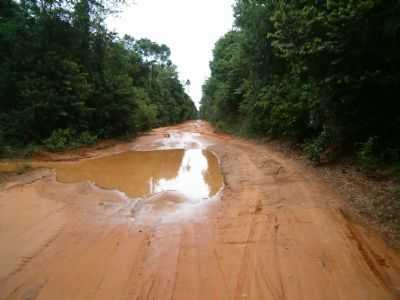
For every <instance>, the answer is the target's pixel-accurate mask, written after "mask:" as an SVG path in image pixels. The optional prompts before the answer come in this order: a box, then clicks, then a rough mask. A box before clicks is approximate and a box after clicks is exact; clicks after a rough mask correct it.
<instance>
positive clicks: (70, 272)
mask: <svg viewBox="0 0 400 300" xmlns="http://www.w3.org/2000/svg"><path fill="white" fill-rule="evenodd" d="M149 150H152V151H150V152H148V151H149ZM143 151H144V152H143ZM164 151H166V152H164ZM159 152H160V153H159ZM161 152H162V153H161ZM214 154H215V155H214ZM82 157H84V158H85V159H82V160H80V159H77V154H76V153H74V154H68V153H66V154H62V155H58V156H56V157H55V158H56V160H57V162H51V163H49V162H43V161H40V162H35V163H32V165H33V168H34V171H32V172H28V173H26V174H24V175H22V176H17V177H15V178H14V177H13V178H12V180H10V181H8V182H6V183H3V184H2V185H1V186H0V245H1V247H0V299H7V300H13V299H25V300H33V299H37V300H53V299H61V300H64V299H65V300H67V299H68V300H69V299H73V300H80V299H82V300H90V299H93V300H98V299H104V300H110V299H119V300H128V299H199V300H200V299H215V300H224V299H267V300H268V299H272V300H281V299H282V300H291V299H293V300H297V299H299V300H302V299H304V300H310V299H311V300H320V299H328V300H337V299H342V300H344V299H346V300H347V299H348V300H354V299H355V300H358V299H360V300H361V299H362V300H364V299H373V300H383V299H384V300H386V299H387V300H392V299H393V300H396V299H400V256H399V252H398V250H396V249H392V248H390V247H389V246H387V245H386V243H385V242H384V241H383V239H382V238H381V237H380V236H379V235H378V234H376V233H375V232H374V230H373V229H371V228H369V227H366V226H364V225H362V224H357V223H354V222H353V221H352V220H351V218H349V216H347V214H345V213H343V212H344V211H345V209H346V203H344V202H343V199H341V198H340V196H338V194H337V193H336V192H335V191H333V190H330V188H328V187H327V186H326V184H324V183H323V182H322V181H321V180H320V179H319V178H316V177H315V176H314V175H313V174H309V173H308V172H307V171H306V169H304V168H303V167H302V166H301V165H300V164H298V163H297V162H296V161H293V160H290V159H288V158H287V157H284V156H283V155H281V154H279V153H276V152H274V151H273V150H271V149H269V148H268V146H266V145H259V144H256V143H253V142H251V141H245V140H242V139H237V138H233V137H231V136H229V135H224V134H218V133H215V132H214V130H213V129H212V127H211V126H210V125H209V124H207V123H205V122H188V123H185V124H182V125H178V126H173V127H166V128H159V129H155V130H153V131H152V132H150V133H149V134H146V135H143V136H141V137H140V138H138V139H136V140H134V141H132V142H130V143H125V144H118V145H114V146H113V147H110V148H107V149H97V150H96V149H94V150H88V152H85V153H84V154H82ZM47 158H50V159H51V158H52V157H47ZM0 165H1V164H0ZM3 165H4V164H3ZM5 165H7V166H8V168H10V164H7V163H6V164H5ZM36 167H45V168H38V169H36ZM221 173H222V175H223V177H222V176H221ZM221 188H222V189H221Z"/></svg>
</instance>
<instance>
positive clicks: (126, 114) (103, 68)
mask: <svg viewBox="0 0 400 300" xmlns="http://www.w3.org/2000/svg"><path fill="white" fill-rule="evenodd" d="M114 2H115V3H113V2H112V1H111V0H109V1H105V0H21V1H18V2H16V1H14V0H4V1H1V2H0V57H1V58H2V59H1V60H0V147H1V148H0V155H7V153H6V152H7V150H9V149H12V148H21V147H26V146H27V145H30V144H43V143H44V144H48V145H50V147H52V146H53V147H54V148H55V149H57V148H63V147H64V146H68V145H69V144H76V145H78V144H82V143H85V142H86V141H93V140H94V139H96V138H97V137H100V138H105V137H115V136H120V135H125V134H132V133H133V134H134V133H136V132H138V131H141V130H145V129H148V128H151V127H152V126H159V125H165V124H170V123H176V122H181V121H183V120H187V119H190V118H194V117H195V116H196V108H195V106H194V104H193V102H192V101H191V99H190V98H189V96H188V95H187V94H186V93H185V90H184V86H183V84H182V83H181V82H180V81H179V79H178V74H177V72H176V68H175V66H174V65H173V64H172V62H171V61H170V54H171V51H170V49H169V48H168V47H167V46H166V45H158V44H156V43H154V42H152V41H150V40H147V39H142V40H135V39H134V38H132V37H129V36H126V37H124V38H119V37H118V36H117V35H116V34H115V33H113V32H110V31H108V30H107V28H106V27H105V25H104V20H105V17H106V16H107V14H108V13H110V8H112V7H115V5H116V4H117V3H118V1H114Z"/></svg>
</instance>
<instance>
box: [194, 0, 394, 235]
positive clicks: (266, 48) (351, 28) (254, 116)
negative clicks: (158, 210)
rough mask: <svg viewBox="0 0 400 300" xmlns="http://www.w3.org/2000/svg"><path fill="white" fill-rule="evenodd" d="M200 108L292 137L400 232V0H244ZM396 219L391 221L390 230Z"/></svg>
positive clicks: (357, 203)
mask: <svg viewBox="0 0 400 300" xmlns="http://www.w3.org/2000/svg"><path fill="white" fill-rule="evenodd" d="M234 16H235V26H234V27H233V29H232V30H231V31H230V32H228V33H226V34H225V36H224V37H222V38H221V39H220V40H219V41H218V42H217V43H216V45H215V48H214V53H213V54H214V58H213V60H212V62H211V63H210V67H211V76H210V78H209V79H208V80H207V81H206V82H205V83H204V86H203V98H202V101H201V108H200V115H201V117H202V118H204V119H207V120H209V121H211V122H212V123H213V124H214V125H215V126H216V127H218V128H219V129H220V130H223V131H228V132H231V133H234V134H239V135H244V136H250V137H268V138H276V139H279V140H284V141H285V143H286V144H287V142H289V144H291V145H294V146H295V148H297V149H299V150H300V151H302V152H303V153H304V154H305V155H306V156H307V157H308V158H309V159H310V160H311V161H312V162H313V163H314V164H315V165H321V164H323V163H329V162H339V164H336V165H330V168H322V170H321V171H324V170H325V172H323V173H324V174H327V177H328V178H327V180H328V181H329V182H332V183H333V185H334V187H335V188H337V190H338V191H340V192H342V194H343V195H344V196H345V197H346V199H347V200H348V202H349V203H351V204H352V206H353V207H355V208H356V209H357V210H358V211H359V212H360V213H361V214H362V215H367V216H368V219H369V220H372V221H373V222H378V223H380V224H383V227H384V228H385V229H383V231H384V232H386V233H388V232H389V236H395V237H396V238H398V237H399V236H400V192H399V191H400V135H399V133H400V103H399V100H400V2H399V1H397V0H352V1H349V0H340V1H330V0H322V1H305V0H304V1H300V0H299V1H272V0H236V2H235V5H234ZM387 228H388V229H387Z"/></svg>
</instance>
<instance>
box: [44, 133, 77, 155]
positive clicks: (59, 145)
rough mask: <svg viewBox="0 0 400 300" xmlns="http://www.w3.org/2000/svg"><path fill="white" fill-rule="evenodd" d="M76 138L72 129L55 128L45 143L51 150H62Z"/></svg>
mask: <svg viewBox="0 0 400 300" xmlns="http://www.w3.org/2000/svg"><path fill="white" fill-rule="evenodd" d="M73 140H74V134H73V132H72V130H71V129H69V128H67V129H57V130H54V131H53V133H52V134H51V135H50V137H49V138H48V139H46V140H44V142H43V143H44V145H45V146H46V148H47V149H48V150H50V151H54V152H56V151H62V150H65V149H67V148H68V147H69V145H70V144H71V143H72V141H73Z"/></svg>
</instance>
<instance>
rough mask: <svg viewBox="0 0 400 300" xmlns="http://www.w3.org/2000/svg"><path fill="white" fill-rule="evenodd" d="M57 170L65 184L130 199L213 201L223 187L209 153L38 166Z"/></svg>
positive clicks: (133, 155) (138, 154) (142, 154)
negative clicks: (170, 196)
mask: <svg viewBox="0 0 400 300" xmlns="http://www.w3.org/2000/svg"><path fill="white" fill-rule="evenodd" d="M32 166H33V167H49V168H54V169H55V170H56V176H57V180H58V181H59V182H62V183H75V182H82V181H91V182H94V183H95V184H96V185H97V186H99V187H101V188H106V189H116V190H119V191H121V192H124V193H125V194H127V195H128V196H129V197H132V198H136V197H145V196H149V195H152V194H157V193H160V192H164V191H175V192H178V193H180V194H182V195H183V196H185V197H187V198H190V199H201V198H209V197H212V196H214V195H215V194H217V193H218V191H219V190H220V189H221V187H222V185H223V178H222V175H221V172H220V168H219V163H218V159H217V158H216V157H215V155H214V154H213V153H212V152H210V151H206V150H201V149H191V150H156V151H132V152H125V153H121V154H116V155H112V156H106V157H101V158H95V159H89V160H81V161H77V162H43V163H42V162H34V163H32Z"/></svg>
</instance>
